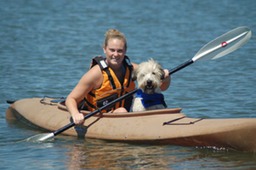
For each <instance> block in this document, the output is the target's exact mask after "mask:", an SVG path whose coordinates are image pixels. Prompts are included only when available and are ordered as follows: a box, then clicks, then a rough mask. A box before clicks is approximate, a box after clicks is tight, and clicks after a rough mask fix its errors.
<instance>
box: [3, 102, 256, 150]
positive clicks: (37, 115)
mask: <svg viewBox="0 0 256 170" xmlns="http://www.w3.org/2000/svg"><path fill="white" fill-rule="evenodd" d="M84 113H85V114H86V113H89V112H86V111H84ZM6 118H7V119H17V120H19V121H21V122H23V123H25V124H27V125H30V126H31V125H32V126H33V127H34V126H37V127H40V128H43V129H46V130H49V131H55V130H57V129H59V128H61V127H63V126H65V125H67V124H69V123H70V121H71V118H70V114H69V112H68V111H67V110H66V107H65V106H64V105H63V104H62V103H61V102H56V100H54V99H52V98H43V99H41V98H30V99H22V100H18V101H16V102H14V103H13V104H11V105H10V107H9V108H8V109H7V111H6ZM255 132H256V118H233V119H201V118H188V117H186V116H185V115H184V114H183V113H181V109H180V108H174V109H163V110H154V111H147V112H131V113H105V114H97V115H94V116H92V117H90V118H88V119H87V120H86V121H85V123H84V126H76V127H72V128H70V129H68V130H66V131H64V132H63V133H62V134H65V135H72V136H80V137H81V136H82V137H86V138H96V139H102V140H111V141H122V142H136V143H144V144H169V145H180V146H195V147H218V148H223V147H224V148H231V149H235V150H240V151H249V152H256V135H255Z"/></svg>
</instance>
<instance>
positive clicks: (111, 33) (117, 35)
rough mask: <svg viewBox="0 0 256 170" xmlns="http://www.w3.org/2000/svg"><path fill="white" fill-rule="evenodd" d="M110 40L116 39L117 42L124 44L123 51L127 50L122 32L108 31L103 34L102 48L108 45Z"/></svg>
mask: <svg viewBox="0 0 256 170" xmlns="http://www.w3.org/2000/svg"><path fill="white" fill-rule="evenodd" d="M112 38H117V39H119V40H122V41H123V42H124V47H125V50H127V42H126V38H125V35H124V34H123V33H122V32H120V31H118V30H117V29H109V30H108V31H107V32H106V33H105V41H104V44H103V47H104V48H105V47H106V46H107V45H108V40H110V39H112Z"/></svg>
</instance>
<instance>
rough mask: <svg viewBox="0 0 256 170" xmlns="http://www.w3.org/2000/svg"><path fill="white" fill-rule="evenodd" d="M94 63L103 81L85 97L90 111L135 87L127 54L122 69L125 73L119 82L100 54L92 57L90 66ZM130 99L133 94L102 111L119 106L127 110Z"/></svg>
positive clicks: (129, 105)
mask: <svg viewBox="0 0 256 170" xmlns="http://www.w3.org/2000/svg"><path fill="white" fill-rule="evenodd" d="M96 64H98V65H99V66H100V68H101V70H102V74H103V82H102V85H101V87H100V88H98V89H94V90H92V91H90V92H89V93H88V95H87V96H86V97H85V105H86V106H87V109H88V110H90V111H93V110H96V109H98V108H101V107H102V106H104V105H106V104H108V103H109V102H111V101H113V100H114V99H116V98H118V97H120V96H122V95H124V94H126V93H128V92H130V91H132V90H134V89H135V83H134V81H132V70H133V66H132V64H131V63H130V60H129V58H128V57H127V56H125V58H124V61H123V68H124V70H123V71H124V73H125V74H124V79H123V82H120V81H119V79H118V78H117V76H116V74H115V73H114V71H113V70H112V69H111V68H110V67H108V65H107V63H106V62H105V58H103V57H101V56H99V57H95V58H93V60H92V65H91V67H90V68H92V67H93V66H94V65H96ZM132 99H133V96H130V97H127V98H126V99H124V100H121V101H120V102H117V103H116V104H115V105H114V106H110V107H108V108H106V109H105V110H103V112H108V111H110V110H113V109H116V108H119V107H125V108H126V110H128V111H129V110H130V107H131V103H132Z"/></svg>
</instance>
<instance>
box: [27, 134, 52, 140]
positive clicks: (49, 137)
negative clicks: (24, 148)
mask: <svg viewBox="0 0 256 170" xmlns="http://www.w3.org/2000/svg"><path fill="white" fill-rule="evenodd" d="M53 139H54V133H43V134H38V135H35V136H31V137H29V138H27V139H25V141H27V142H44V141H50V140H53Z"/></svg>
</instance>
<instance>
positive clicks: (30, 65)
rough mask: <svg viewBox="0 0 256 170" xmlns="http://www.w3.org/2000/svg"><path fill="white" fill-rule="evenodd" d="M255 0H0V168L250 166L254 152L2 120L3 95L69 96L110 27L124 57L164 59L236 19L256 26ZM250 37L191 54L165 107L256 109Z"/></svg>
mask: <svg viewBox="0 0 256 170" xmlns="http://www.w3.org/2000/svg"><path fill="white" fill-rule="evenodd" d="M254 7H255V2H254V1H250V0H244V1H233V0H223V1H210V0H205V1H199V0H198V1H197V0H194V1H188V0H184V1H159V2H155V1H153V0H149V1H134V0H130V1H127V2H124V1H119V0H118V1H114V2H112V1H108V0H106V1H97V2H95V1H90V0H86V1H82V0H77V1H68V0H63V1H50V0H44V1H25V0H10V1H6V2H4V1H1V2H0V37H1V39H0V58H1V62H0V73H1V74H0V80H1V84H0V92H1V95H0V129H1V130H0V168H1V169H17V167H19V169H99V168H102V169H108V168H109V169H110V168H111V169H130V168H132V169H157V168H158V169H199V168H200V169H254V168H256V158H255V154H252V153H242V152H236V151H230V150H224V149H213V148H187V147H179V146H154V145H131V144H124V143H111V142H104V141H100V140H92V139H86V140H82V139H76V138H72V137H66V136H65V137H63V136H58V137H57V138H56V139H55V140H54V141H50V142H46V143H33V142H25V141H24V139H26V138H28V137H30V136H33V135H36V134H40V133H43V132H42V131H39V130H35V129H31V128H28V127H26V126H24V125H21V124H19V123H17V122H7V121H6V118H5V110H6V109H7V107H8V104H7V103H6V100H17V99H21V98H27V97H43V96H53V97H62V96H64V97H65V96H66V95H67V94H68V93H69V92H70V91H71V90H72V88H73V87H74V86H75V84H76V83H77V81H78V80H79V78H80V77H81V76H82V75H83V73H84V72H85V71H86V70H87V69H88V67H89V63H90V60H91V58H92V57H93V56H95V55H103V51H102V49H101V44H102V42H103V35H104V33H105V31H106V30H107V29H109V28H117V29H119V30H121V31H122V32H124V33H125V34H126V36H127V39H128V52H127V55H128V56H130V58H131V60H132V61H134V62H137V63H139V62H142V61H144V60H147V59H148V58H154V59H156V60H158V61H159V62H160V63H161V64H162V65H163V66H164V67H165V68H168V69H171V68H174V67H176V66H177V65H179V64H181V63H183V62H184V61H186V60H188V59H190V58H192V57H193V56H194V55H195V54H196V52H197V51H198V50H199V49H200V48H201V47H202V46H203V45H205V44H206V43H208V42H209V41H211V40H212V39H214V38H216V37H218V36H220V35H221V34H223V33H225V32H227V31H229V30H231V29H233V28H236V27H238V26H244V25H245V26H248V27H250V28H251V29H252V31H253V33H254V32H255V31H256V30H255V28H256V27H255V19H254V18H255V17H256V11H255V9H254ZM255 53H256V49H255V37H254V35H253V37H252V39H251V40H250V41H249V42H248V43H247V44H246V45H245V46H243V47H242V48H241V49H239V50H237V51H235V52H233V53H231V54H228V55H227V56H225V57H223V58H221V59H219V60H215V61H202V62H197V63H195V64H193V65H191V66H189V67H187V68H185V69H183V70H181V71H179V72H177V73H175V74H174V75H173V76H172V87H171V88H169V89H168V90H167V91H165V92H164V94H165V98H166V102H167V104H168V106H169V107H181V108H183V112H184V113H185V114H187V115H188V116H190V117H209V118H215V117H219V118H228V117H232V118H236V117H252V118H255V107H256V105H255V104H256V100H255V99H256V93H255V83H256V78H255V75H256V57H255Z"/></svg>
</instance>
